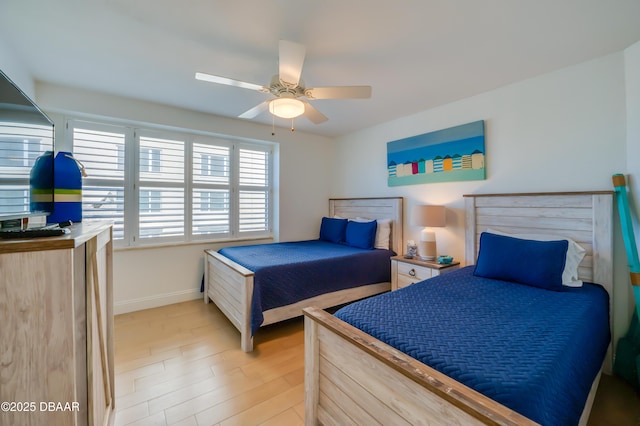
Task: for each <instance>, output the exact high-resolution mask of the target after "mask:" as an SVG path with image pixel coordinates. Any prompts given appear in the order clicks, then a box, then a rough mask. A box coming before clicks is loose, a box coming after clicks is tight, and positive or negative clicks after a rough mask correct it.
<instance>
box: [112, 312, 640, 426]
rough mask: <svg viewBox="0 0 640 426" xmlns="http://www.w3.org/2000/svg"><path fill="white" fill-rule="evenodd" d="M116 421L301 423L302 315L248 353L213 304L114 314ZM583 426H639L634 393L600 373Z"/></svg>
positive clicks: (262, 336) (264, 333)
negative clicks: (593, 399) (592, 406)
mask: <svg viewBox="0 0 640 426" xmlns="http://www.w3.org/2000/svg"><path fill="white" fill-rule="evenodd" d="M115 340H116V341H115V351H116V356H115V371H116V380H115V385H116V425H221V426H222V425H225V426H226V425H234V424H235V425H243V426H244V425H277V426H289V425H294V426H295V425H302V424H303V416H304V407H303V404H304V403H303V401H304V365H303V364H304V356H303V350H304V339H303V326H302V320H301V319H295V320H291V321H287V322H285V323H281V324H275V325H273V326H269V327H265V328H263V329H261V330H260V332H259V333H258V335H257V336H256V338H255V341H254V347H255V348H256V349H255V350H254V352H252V353H250V354H246V353H244V352H242V351H241V350H240V335H239V333H238V332H237V331H236V329H235V328H233V326H232V325H231V323H229V321H228V320H227V319H226V318H225V317H224V316H223V315H222V314H221V313H220V311H219V310H218V309H217V308H216V307H215V305H214V304H212V303H210V304H208V305H205V304H204V303H203V302H202V301H201V300H195V301H191V302H185V303H179V304H175V305H170V306H165V307H161V308H156V309H149V310H146V311H139V312H133V313H129V314H124V315H118V316H116V318H115ZM589 425H591V426H597V425H607V426H608V425H617V426H625V425H629V426H638V425H640V396H639V395H638V394H637V393H636V392H634V391H633V389H632V388H631V387H630V386H628V385H627V384H626V383H623V382H622V381H620V380H619V379H617V378H615V377H606V376H605V377H603V379H602V381H601V385H600V388H599V390H598V394H597V395H596V401H595V404H594V409H593V411H592V414H591V419H590V421H589Z"/></svg>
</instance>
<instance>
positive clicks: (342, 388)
mask: <svg viewBox="0 0 640 426" xmlns="http://www.w3.org/2000/svg"><path fill="white" fill-rule="evenodd" d="M320 365H321V366H320V370H321V371H322V374H321V375H320V389H322V390H323V391H324V392H326V393H329V394H332V395H335V397H334V398H332V399H333V400H334V401H339V402H337V404H338V405H339V406H340V407H342V410H344V411H346V412H347V413H349V417H350V418H352V419H353V420H354V421H356V423H359V424H362V425H371V424H377V423H380V422H382V423H384V424H393V425H409V423H408V422H407V421H406V420H405V419H404V418H402V417H400V416H398V415H396V416H394V418H393V419H391V418H389V415H388V414H387V411H388V410H389V407H387V406H386V405H385V403H384V402H383V401H381V400H380V399H378V398H377V397H376V396H375V395H373V394H372V393H370V391H369V389H366V388H363V387H362V386H360V385H359V384H358V383H357V382H356V381H354V380H352V379H351V378H350V377H349V376H348V375H346V374H345V373H344V371H342V370H341V369H340V368H338V367H336V366H335V365H333V364H331V363H330V362H329V361H327V359H326V358H322V357H321V359H320ZM376 419H377V420H376Z"/></svg>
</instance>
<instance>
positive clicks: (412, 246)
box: [404, 240, 418, 259]
mask: <svg viewBox="0 0 640 426" xmlns="http://www.w3.org/2000/svg"><path fill="white" fill-rule="evenodd" d="M417 255H418V246H417V244H416V242H415V241H413V240H409V241H407V254H405V255H404V257H405V259H413V258H414V257H416V256H417Z"/></svg>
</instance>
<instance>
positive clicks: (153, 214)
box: [137, 133, 185, 240]
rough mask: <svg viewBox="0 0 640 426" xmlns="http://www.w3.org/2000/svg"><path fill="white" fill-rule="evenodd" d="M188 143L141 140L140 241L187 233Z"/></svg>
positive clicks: (147, 137)
mask: <svg viewBox="0 0 640 426" xmlns="http://www.w3.org/2000/svg"><path fill="white" fill-rule="evenodd" d="M184 151H185V142H184V141H183V140H173V139H166V138H159V137H155V136H153V135H150V134H147V133H144V134H140V135H139V138H138V171H139V176H138V185H137V186H138V190H139V200H138V233H139V238H140V239H141V240H144V239H150V238H157V237H180V239H181V240H182V239H183V236H184V233H185V223H184V221H185V203H184V196H185V182H184V159H185V155H184Z"/></svg>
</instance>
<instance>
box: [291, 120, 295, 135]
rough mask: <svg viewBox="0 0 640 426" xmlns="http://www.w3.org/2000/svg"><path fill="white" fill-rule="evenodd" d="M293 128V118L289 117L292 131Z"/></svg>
mask: <svg viewBox="0 0 640 426" xmlns="http://www.w3.org/2000/svg"><path fill="white" fill-rule="evenodd" d="M294 130H295V128H294V127H293V118H292V119H291V131H292V132H293V131H294Z"/></svg>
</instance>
